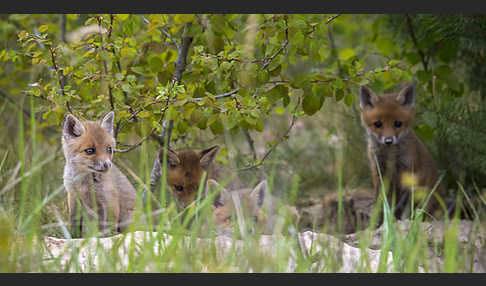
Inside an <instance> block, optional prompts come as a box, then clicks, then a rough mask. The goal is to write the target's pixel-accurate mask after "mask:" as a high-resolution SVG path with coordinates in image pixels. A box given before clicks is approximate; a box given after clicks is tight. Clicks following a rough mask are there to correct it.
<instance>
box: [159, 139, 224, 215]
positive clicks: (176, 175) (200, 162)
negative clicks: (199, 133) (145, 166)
mask: <svg viewBox="0 0 486 286" xmlns="http://www.w3.org/2000/svg"><path fill="white" fill-rule="evenodd" d="M218 150H219V146H217V145H216V146H213V147H210V148H207V149H204V150H194V149H190V148H186V149H180V150H172V149H168V150H167V176H166V181H167V185H168V186H169V188H170V190H171V191H172V194H173V195H174V196H175V197H176V199H177V201H178V202H179V206H180V207H185V206H187V205H188V204H189V203H191V202H192V201H194V200H195V199H196V196H197V192H198V189H199V185H200V183H201V179H202V176H203V173H204V172H206V181H207V180H208V179H209V178H213V179H215V178H216V177H217V170H216V166H215V163H214V159H215V157H216V154H217V153H218ZM162 154H163V153H162V152H160V153H159V160H160V162H162V159H163V158H162V157H161V155H162ZM206 181H205V182H204V186H205V184H206Z"/></svg>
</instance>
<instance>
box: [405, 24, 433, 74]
mask: <svg viewBox="0 0 486 286" xmlns="http://www.w3.org/2000/svg"><path fill="white" fill-rule="evenodd" d="M405 17H406V19H407V27H408V33H409V34H410V37H411V38H412V42H413V45H414V46H415V48H416V49H417V52H418V53H419V55H420V59H421V60H422V65H423V67H424V71H425V72H428V62H427V60H426V59H425V54H424V52H423V51H422V50H421V49H420V46H419V44H418V41H417V38H416V37H415V33H414V31H413V26H412V19H411V18H410V15H409V14H406V15H405Z"/></svg>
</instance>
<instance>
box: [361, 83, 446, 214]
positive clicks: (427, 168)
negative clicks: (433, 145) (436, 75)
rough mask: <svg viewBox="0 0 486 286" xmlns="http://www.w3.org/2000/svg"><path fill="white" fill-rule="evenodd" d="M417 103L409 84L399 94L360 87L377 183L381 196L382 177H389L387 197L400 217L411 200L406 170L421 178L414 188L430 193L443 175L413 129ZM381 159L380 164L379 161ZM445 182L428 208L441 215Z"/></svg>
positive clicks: (430, 212)
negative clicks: (375, 91) (376, 91)
mask: <svg viewBox="0 0 486 286" xmlns="http://www.w3.org/2000/svg"><path fill="white" fill-rule="evenodd" d="M414 106H415V87H414V85H412V84H408V85H407V86H405V87H404V88H403V89H402V90H401V91H400V92H399V93H389V94H383V95H377V94H375V93H374V92H373V90H371V88H369V87H367V86H362V87H361V89H360V107H361V119H362V123H363V126H364V127H365V129H366V133H367V138H368V157H369V161H370V165H371V170H372V173H373V183H374V186H375V189H376V192H377V195H378V192H379V190H380V187H381V180H380V176H379V172H378V168H379V170H380V172H381V175H382V177H383V179H385V178H388V179H389V180H390V181H389V184H390V185H389V191H388V193H387V200H388V202H389V204H390V206H392V203H394V205H395V210H394V213H395V216H396V217H397V218H400V217H401V216H402V214H403V212H404V210H406V208H407V204H408V203H410V188H409V187H408V186H405V185H404V181H403V180H402V178H403V175H404V174H405V173H408V174H413V177H414V178H415V179H416V181H417V183H418V184H417V185H416V186H415V187H414V189H420V187H422V188H425V189H426V190H427V193H428V192H430V191H431V190H432V189H433V188H434V186H435V185H436V184H437V183H438V180H439V175H438V170H437V167H436V163H435V161H434V159H433V158H432V156H431V154H430V153H429V151H428V150H427V148H426V147H425V145H424V144H423V143H422V141H421V140H420V139H419V138H418V137H417V135H416V134H415V132H414V131H413V129H412V124H413V119H414V113H413V111H414ZM375 156H376V161H377V162H378V165H377V164H376V161H375ZM443 195H444V190H443V187H442V186H441V185H439V186H438V187H437V189H436V190H435V195H434V196H432V197H431V199H430V201H429V203H428V204H427V207H426V211H428V213H429V214H432V215H439V216H440V215H441V214H440V213H441V212H440V211H441V208H440V205H439V202H438V200H437V198H441V199H443ZM392 198H395V199H394V201H392Z"/></svg>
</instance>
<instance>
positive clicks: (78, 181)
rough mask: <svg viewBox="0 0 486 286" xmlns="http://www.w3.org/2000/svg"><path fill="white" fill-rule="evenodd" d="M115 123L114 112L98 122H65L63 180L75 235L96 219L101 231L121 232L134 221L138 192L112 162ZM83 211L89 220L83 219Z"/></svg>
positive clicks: (71, 116) (68, 116) (79, 233)
mask: <svg viewBox="0 0 486 286" xmlns="http://www.w3.org/2000/svg"><path fill="white" fill-rule="evenodd" d="M113 120H114V113H113V112H109V113H108V114H106V115H105V116H104V117H103V118H102V119H100V120H99V121H87V120H80V119H78V118H76V117H75V116H73V115H71V114H69V115H67V116H66V119H65V120H64V126H63V135H62V147H63V151H64V157H65V159H66V164H65V167H64V176H63V179H64V186H65V188H66V190H67V193H68V209H69V220H70V225H71V232H72V235H73V236H81V235H83V232H84V231H85V230H86V229H85V226H86V220H87V219H90V220H92V219H96V218H97V220H98V226H99V230H100V231H102V232H111V231H115V232H121V231H123V230H125V229H126V228H127V227H128V224H129V222H130V221H131V219H132V212H133V208H134V204H135V197H136V191H135V189H134V187H133V186H132V184H131V183H130V181H129V180H128V179H127V178H126V177H125V175H123V174H122V173H121V172H120V171H119V170H118V168H117V167H116V166H115V165H114V164H113V163H112V159H113V151H114V150H115V139H114V137H113ZM78 202H79V203H78ZM78 206H81V207H82V208H83V210H80V209H78ZM83 211H86V212H87V214H88V217H83V215H82V213H83Z"/></svg>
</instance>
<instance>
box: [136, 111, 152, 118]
mask: <svg viewBox="0 0 486 286" xmlns="http://www.w3.org/2000/svg"><path fill="white" fill-rule="evenodd" d="M137 116H138V117H140V118H147V117H149V116H150V112H149V111H147V110H142V111H140V112H139V113H138V114H137Z"/></svg>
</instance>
